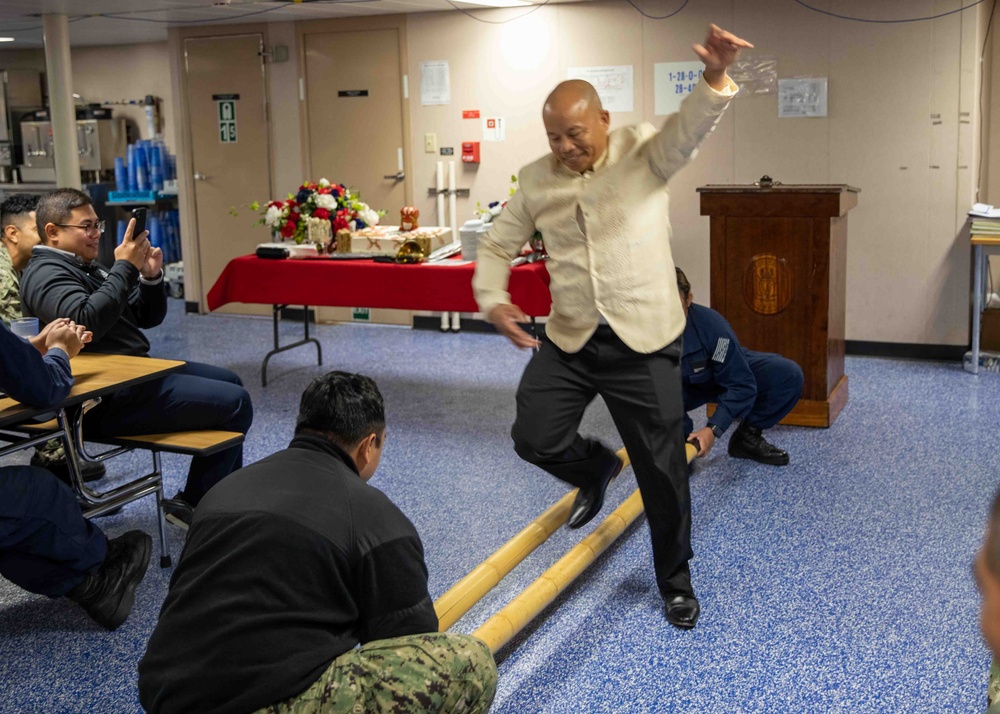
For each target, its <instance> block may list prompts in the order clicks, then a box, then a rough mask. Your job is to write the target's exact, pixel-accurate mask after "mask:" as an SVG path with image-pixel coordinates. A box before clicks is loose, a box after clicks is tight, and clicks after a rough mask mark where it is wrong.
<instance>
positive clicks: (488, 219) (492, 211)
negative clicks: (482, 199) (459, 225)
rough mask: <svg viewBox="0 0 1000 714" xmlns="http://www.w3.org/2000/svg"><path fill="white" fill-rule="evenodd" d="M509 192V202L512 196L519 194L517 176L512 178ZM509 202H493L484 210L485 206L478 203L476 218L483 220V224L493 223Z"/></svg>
mask: <svg viewBox="0 0 1000 714" xmlns="http://www.w3.org/2000/svg"><path fill="white" fill-rule="evenodd" d="M509 191H510V193H508V194H507V201H509V200H510V197H511V196H513V195H514V194H515V193H517V176H511V177H510V189H509ZM507 201H503V202H500V201H493V202H492V203H490V204H489V205H488V206H487V207H486V208H483V205H482V204H481V203H479V202H478V201H477V202H476V210H475V214H476V218H478V219H479V220H481V221H482V222H483V223H492V222H493V219H494V218H496V217H497V216H499V215H500V211H502V210H503V207H504V206H506V205H507Z"/></svg>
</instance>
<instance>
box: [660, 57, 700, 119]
mask: <svg viewBox="0 0 1000 714" xmlns="http://www.w3.org/2000/svg"><path fill="white" fill-rule="evenodd" d="M704 72H705V65H703V64H702V63H701V62H699V61H697V60H694V61H692V62H657V63H656V64H654V65H653V107H654V112H655V113H656V116H666V115H667V114H673V113H674V112H676V111H678V110H679V109H680V108H681V102H682V101H683V100H684V97H686V96H687V95H689V94H690V93H691V92H693V91H694V88H695V86H697V84H698V82H699V81H700V80H701V75H702V74H704Z"/></svg>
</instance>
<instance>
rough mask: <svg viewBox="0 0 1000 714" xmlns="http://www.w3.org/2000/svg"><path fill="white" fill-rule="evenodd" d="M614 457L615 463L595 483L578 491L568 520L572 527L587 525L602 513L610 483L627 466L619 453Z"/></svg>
mask: <svg viewBox="0 0 1000 714" xmlns="http://www.w3.org/2000/svg"><path fill="white" fill-rule="evenodd" d="M614 458H615V462H614V464H611V465H610V466H609V467H608V468H607V469H606V470H605V471H604V473H603V474H601V475H600V477H599V478H598V479H597V480H596V481H595V482H594V483H592V484H591V485H590V486H586V487H582V488H581V489H580V490H579V491H578V492H577V494H576V500H575V501H573V508H572V509H571V510H570V512H569V520H568V521H567V522H566V523H567V525H568V526H569V527H570V528H580V527H581V526H585V525H586V524H587V523H589V522H590V521H591V519H593V517H594V516H596V515H597V514H598V513H600V511H601V507H602V506H603V505H604V493H605V491H607V490H608V484H609V483H611V482H612V481H614V479H615V476H617V475H618V474H620V473H621V471H622V468H623V467H624V466H625V463H624V462H623V461H622V460H621V459H619V458H618V456H617V455H615V457H614Z"/></svg>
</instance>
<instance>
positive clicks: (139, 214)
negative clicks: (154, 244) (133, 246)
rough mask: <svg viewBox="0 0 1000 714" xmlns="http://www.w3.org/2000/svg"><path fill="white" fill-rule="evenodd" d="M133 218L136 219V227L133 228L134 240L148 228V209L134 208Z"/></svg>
mask: <svg viewBox="0 0 1000 714" xmlns="http://www.w3.org/2000/svg"><path fill="white" fill-rule="evenodd" d="M132 218H134V219H135V227H134V228H133V229H132V240H136V239H137V238H138V237H139V236H141V235H142V233H143V231H145V230H146V209H145V208H133V209H132Z"/></svg>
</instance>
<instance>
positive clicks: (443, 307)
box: [208, 255, 552, 317]
mask: <svg viewBox="0 0 1000 714" xmlns="http://www.w3.org/2000/svg"><path fill="white" fill-rule="evenodd" d="M474 267H475V266H474V265H473V264H471V263H469V264H465V265H437V264H435V265H428V264H419V265H395V264H392V263H375V262H373V261H370V260H323V259H313V260H266V259H261V258H258V257H257V256H255V255H247V256H244V257H242V258H234V259H233V260H231V261H229V264H228V265H227V266H226V269H225V270H223V271H222V275H220V276H219V279H218V280H216V281H215V285H213V286H212V289H211V290H209V291H208V309H209V310H215V309H216V308H219V307H222V306H223V305H225V304H227V303H230V302H243V303H252V304H263V305H314V306H317V305H319V306H329V307H383V308H395V309H399V310H430V311H434V312H478V310H479V308H478V306H477V305H476V301H475V300H474V299H473V297H472V272H473V269H474ZM508 290H509V292H510V294H511V300H512V301H513V302H514V304H515V305H518V306H519V307H520V308H521V309H522V310H524V312H525V314H527V315H529V316H530V317H545V316H546V315H548V314H549V311H550V308H551V303H552V299H551V296H550V295H549V274H548V271H547V270H545V264H544V263H530V264H528V265H519V266H517V267H516V268H513V269H512V270H511V274H510V286H509V288H508Z"/></svg>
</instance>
